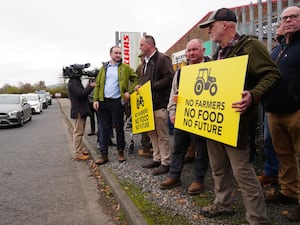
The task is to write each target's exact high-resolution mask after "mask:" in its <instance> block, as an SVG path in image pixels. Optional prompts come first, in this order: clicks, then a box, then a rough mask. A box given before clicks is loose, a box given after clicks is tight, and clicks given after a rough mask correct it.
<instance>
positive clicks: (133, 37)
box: [120, 32, 141, 70]
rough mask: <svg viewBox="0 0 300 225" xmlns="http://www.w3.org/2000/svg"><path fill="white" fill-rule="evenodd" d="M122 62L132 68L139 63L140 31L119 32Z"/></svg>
mask: <svg viewBox="0 0 300 225" xmlns="http://www.w3.org/2000/svg"><path fill="white" fill-rule="evenodd" d="M120 33H121V37H120V39H121V48H122V57H123V62H124V63H126V64H128V65H130V67H132V68H133V69H134V70H135V69H136V68H137V66H138V65H139V63H140V61H139V57H138V56H139V54H140V48H139V47H140V39H141V33H140V32H120Z"/></svg>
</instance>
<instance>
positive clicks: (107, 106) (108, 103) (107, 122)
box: [98, 98, 125, 155]
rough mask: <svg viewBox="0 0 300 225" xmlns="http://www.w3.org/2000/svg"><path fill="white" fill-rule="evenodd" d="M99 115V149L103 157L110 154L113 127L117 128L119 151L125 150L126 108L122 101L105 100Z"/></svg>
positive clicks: (101, 103) (101, 104) (102, 102)
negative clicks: (109, 147)
mask: <svg viewBox="0 0 300 225" xmlns="http://www.w3.org/2000/svg"><path fill="white" fill-rule="evenodd" d="M98 113H99V114H98V115H99V131H98V133H99V135H98V138H99V147H100V153H101V154H102V155H107V154H108V146H109V141H110V138H111V130H112V126H113V125H114V126H115V129H116V136H117V149H118V150H122V151H123V150H124V147H125V137H124V106H123V105H122V104H121V99H120V98H118V99H105V100H104V101H101V102H100V107H99V111H98Z"/></svg>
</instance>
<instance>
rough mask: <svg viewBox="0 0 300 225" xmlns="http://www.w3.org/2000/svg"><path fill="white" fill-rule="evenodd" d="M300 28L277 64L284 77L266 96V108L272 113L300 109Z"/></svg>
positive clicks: (290, 111)
mask: <svg viewBox="0 0 300 225" xmlns="http://www.w3.org/2000/svg"><path fill="white" fill-rule="evenodd" d="M299 59H300V30H299V31H297V32H296V33H295V34H294V36H293V39H292V40H291V41H290V43H289V44H288V45H287V46H286V48H285V49H284V50H283V51H282V52H281V53H280V56H279V57H278V59H277V65H278V67H279V69H280V72H281V75H282V79H281V82H280V83H279V85H278V86H277V87H275V88H274V89H273V90H272V91H271V93H270V94H268V95H267V96H266V98H265V102H264V103H265V109H266V111H267V112H271V113H292V112H295V111H297V110H299V109H300V63H299Z"/></svg>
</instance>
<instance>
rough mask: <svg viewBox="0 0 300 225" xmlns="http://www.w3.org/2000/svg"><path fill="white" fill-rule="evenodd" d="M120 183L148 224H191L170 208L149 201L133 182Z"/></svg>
mask: <svg viewBox="0 0 300 225" xmlns="http://www.w3.org/2000/svg"><path fill="white" fill-rule="evenodd" d="M120 184H121V186H122V187H123V189H124V190H125V192H126V193H127V195H128V196H129V197H130V199H131V201H132V202H133V203H134V205H135V206H136V207H137V208H138V210H139V211H140V212H141V213H142V215H143V216H144V219H145V220H146V221H147V223H148V224H149V225H154V224H155V225H168V224H180V225H191V223H190V222H189V220H188V219H187V218H186V217H184V216H182V215H179V214H177V213H174V212H172V211H171V210H167V209H163V208H160V207H158V206H157V205H155V204H154V203H152V202H151V201H149V200H148V199H147V198H146V196H147V194H145V193H143V192H142V190H141V188H140V187H139V186H138V185H136V184H134V182H130V181H123V182H120Z"/></svg>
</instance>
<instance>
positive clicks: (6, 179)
mask: <svg viewBox="0 0 300 225" xmlns="http://www.w3.org/2000/svg"><path fill="white" fill-rule="evenodd" d="M64 120H65V117H64V116H63V115H62V113H61V110H60V108H59V105H58V102H57V101H56V100H53V104H52V105H51V106H49V107H48V108H47V109H45V110H43V112H42V113H41V114H40V115H33V117H32V121H30V122H28V123H26V124H24V126H23V127H20V128H4V129H3V128H2V129H0V224H1V225H41V224H43V225H47V224H49V225H50V224H51V225H53V224H57V225H81V224H82V225H96V224H99V225H104V224H105V225H113V224H114V222H113V220H112V218H111V216H110V215H109V213H108V209H106V208H105V207H104V206H101V205H100V204H99V202H101V201H99V199H100V193H99V192H98V190H97V184H96V181H95V179H94V178H93V177H91V176H90V173H89V168H88V165H87V163H86V162H77V161H74V160H73V159H72V144H71V139H70V136H69V135H68V130H67V125H66V124H67V123H66V121H64Z"/></svg>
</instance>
